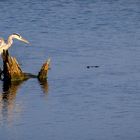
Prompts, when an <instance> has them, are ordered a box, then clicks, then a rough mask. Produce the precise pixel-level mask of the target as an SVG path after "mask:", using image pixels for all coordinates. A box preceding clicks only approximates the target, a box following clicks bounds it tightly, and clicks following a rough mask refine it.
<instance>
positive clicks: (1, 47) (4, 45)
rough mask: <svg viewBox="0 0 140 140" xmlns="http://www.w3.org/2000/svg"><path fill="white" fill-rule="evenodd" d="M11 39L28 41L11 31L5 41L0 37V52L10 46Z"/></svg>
mask: <svg viewBox="0 0 140 140" xmlns="http://www.w3.org/2000/svg"><path fill="white" fill-rule="evenodd" d="M13 39H18V40H20V41H23V42H25V43H29V42H28V41H27V40H26V39H24V38H22V37H21V36H20V35H19V34H16V33H13V34H12V35H10V36H9V37H8V40H7V42H5V41H4V39H3V38H0V54H2V53H3V50H8V49H9V48H10V47H11V46H12V44H13Z"/></svg>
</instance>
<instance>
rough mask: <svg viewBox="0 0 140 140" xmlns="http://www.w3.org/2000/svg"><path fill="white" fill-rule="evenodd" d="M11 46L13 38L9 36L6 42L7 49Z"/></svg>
mask: <svg viewBox="0 0 140 140" xmlns="http://www.w3.org/2000/svg"><path fill="white" fill-rule="evenodd" d="M12 44H13V36H12V35H10V36H9V37H8V40H7V47H8V48H9V47H11V45H12Z"/></svg>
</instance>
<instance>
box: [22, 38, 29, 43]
mask: <svg viewBox="0 0 140 140" xmlns="http://www.w3.org/2000/svg"><path fill="white" fill-rule="evenodd" d="M20 40H21V41H23V42H25V43H27V44H29V41H28V40H26V39H24V38H20Z"/></svg>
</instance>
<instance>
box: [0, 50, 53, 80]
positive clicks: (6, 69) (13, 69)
mask: <svg viewBox="0 0 140 140" xmlns="http://www.w3.org/2000/svg"><path fill="white" fill-rule="evenodd" d="M2 59H3V71H2V74H3V77H4V78H3V80H4V81H23V80H27V79H29V78H38V79H39V80H44V79H46V77H47V75H48V70H49V64H50V59H48V61H46V62H45V63H44V64H43V66H42V67H41V70H40V72H39V73H38V75H37V76H36V75H32V74H29V73H24V72H23V71H22V70H21V68H20V66H19V64H18V62H17V60H16V58H14V57H11V56H10V55H9V52H8V51H5V50H4V51H3V54H2Z"/></svg>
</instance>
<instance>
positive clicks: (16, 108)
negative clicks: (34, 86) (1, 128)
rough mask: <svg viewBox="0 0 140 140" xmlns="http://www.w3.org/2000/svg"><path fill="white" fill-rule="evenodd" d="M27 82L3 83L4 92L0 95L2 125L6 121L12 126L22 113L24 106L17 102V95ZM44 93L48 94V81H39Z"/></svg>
mask: <svg viewBox="0 0 140 140" xmlns="http://www.w3.org/2000/svg"><path fill="white" fill-rule="evenodd" d="M24 82H25V81H18V82H17V81H16V82H3V92H2V93H1V94H0V124H1V123H4V122H5V121H6V122H7V123H8V124H11V123H12V121H13V120H14V119H15V118H17V117H18V116H19V115H20V114H21V111H22V106H21V105H22V104H19V103H17V102H16V95H17V93H18V90H19V89H20V87H21V85H22V84H23V83H24ZM39 85H40V86H41V88H42V90H43V92H44V93H46V94H47V93H48V81H47V80H43V81H39Z"/></svg>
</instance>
